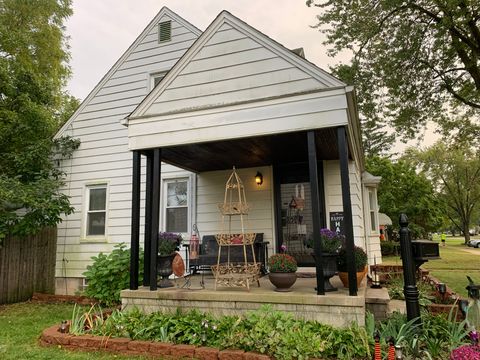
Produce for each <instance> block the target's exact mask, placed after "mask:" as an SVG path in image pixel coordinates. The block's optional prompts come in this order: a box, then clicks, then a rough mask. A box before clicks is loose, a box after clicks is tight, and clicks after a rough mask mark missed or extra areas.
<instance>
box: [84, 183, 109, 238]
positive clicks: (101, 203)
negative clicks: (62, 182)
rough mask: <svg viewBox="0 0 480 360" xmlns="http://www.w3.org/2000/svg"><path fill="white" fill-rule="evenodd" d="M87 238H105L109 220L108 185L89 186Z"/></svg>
mask: <svg viewBox="0 0 480 360" xmlns="http://www.w3.org/2000/svg"><path fill="white" fill-rule="evenodd" d="M86 195H87V196H86V200H87V201H86V204H85V208H86V219H85V236H91V237H94V236H96V237H100V236H105V229H106V226H105V224H106V220H107V184H95V185H89V186H87V194H86Z"/></svg>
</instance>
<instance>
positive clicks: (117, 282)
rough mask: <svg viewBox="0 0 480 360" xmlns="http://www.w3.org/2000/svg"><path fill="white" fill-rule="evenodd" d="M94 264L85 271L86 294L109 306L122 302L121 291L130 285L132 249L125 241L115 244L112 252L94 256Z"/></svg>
mask: <svg viewBox="0 0 480 360" xmlns="http://www.w3.org/2000/svg"><path fill="white" fill-rule="evenodd" d="M139 257H140V262H139V270H140V271H139V281H140V282H142V280H143V250H140V256H139ZM92 260H93V264H92V265H89V266H87V271H85V272H84V273H83V275H84V276H85V279H86V280H87V283H88V286H87V288H86V290H85V295H87V296H89V297H92V298H94V299H96V300H98V301H99V302H100V303H102V304H104V305H107V306H114V305H116V304H119V303H120V291H121V290H123V289H127V288H128V287H129V285H130V250H129V249H127V248H126V245H125V244H124V243H121V244H117V245H115V247H114V249H113V251H112V252H111V253H110V254H104V253H100V254H98V256H93V257H92Z"/></svg>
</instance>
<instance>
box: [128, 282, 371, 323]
mask: <svg viewBox="0 0 480 360" xmlns="http://www.w3.org/2000/svg"><path fill="white" fill-rule="evenodd" d="M200 280H201V276H200V275H196V276H193V277H191V278H190V283H189V284H190V286H189V287H187V285H188V283H187V282H186V280H185V279H176V280H175V284H176V286H175V287H172V288H165V289H158V290H157V291H150V289H149V288H148V287H140V288H139V289H138V290H123V291H122V292H121V299H122V309H125V310H128V309H132V308H134V307H137V308H139V309H141V310H142V311H144V312H146V313H150V312H153V311H176V309H177V308H181V309H184V310H191V309H197V310H200V311H203V312H210V313H212V314H214V315H217V316H219V315H237V314H241V313H244V312H245V311H248V310H253V309H257V308H259V307H260V306H261V305H262V304H272V305H273V308H274V309H277V310H282V311H286V312H289V313H292V314H293V315H294V316H295V317H296V318H303V319H306V320H316V321H320V322H322V323H326V324H330V325H333V326H337V327H341V326H347V325H349V324H350V323H352V322H356V323H358V324H359V325H363V324H364V322H365V292H366V286H365V285H366V281H365V280H364V281H363V283H362V286H361V287H360V289H359V291H358V295H357V296H349V295H348V289H346V288H344V287H343V285H342V283H341V282H340V279H339V278H338V277H337V276H335V277H333V278H332V279H331V283H332V285H333V286H335V287H337V288H338V291H335V292H329V293H327V294H326V295H317V294H316V291H315V285H316V279H315V278H314V277H312V278H298V279H297V282H296V283H295V285H294V286H293V287H292V291H291V292H276V291H274V287H273V285H272V284H271V283H270V281H269V280H268V276H266V277H263V278H261V279H260V287H258V286H257V285H256V284H254V285H252V286H251V287H250V291H247V289H246V288H226V287H221V288H217V290H216V291H215V290H214V289H213V285H214V279H213V276H212V275H211V274H206V275H205V276H204V282H205V289H202V288H201V286H200Z"/></svg>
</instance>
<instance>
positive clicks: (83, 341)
mask: <svg viewBox="0 0 480 360" xmlns="http://www.w3.org/2000/svg"><path fill="white" fill-rule="evenodd" d="M40 344H41V345H42V346H61V347H63V348H65V349H69V350H83V351H99V350H100V351H108V352H113V353H118V354H123V355H137V356H142V355H143V356H149V357H155V356H159V355H161V356H163V357H164V358H165V359H183V358H188V359H192V358H195V359H199V360H271V358H270V357H269V356H268V355H265V354H259V353H255V352H245V351H243V350H229V349H226V350H219V349H215V348H211V347H204V346H195V345H184V344H172V343H161V342H156V341H140V340H130V339H128V338H108V337H104V336H93V335H78V336H77V335H71V334H68V333H61V332H60V331H59V327H58V325H53V326H50V327H49V328H46V329H45V330H43V332H42V335H41V336H40Z"/></svg>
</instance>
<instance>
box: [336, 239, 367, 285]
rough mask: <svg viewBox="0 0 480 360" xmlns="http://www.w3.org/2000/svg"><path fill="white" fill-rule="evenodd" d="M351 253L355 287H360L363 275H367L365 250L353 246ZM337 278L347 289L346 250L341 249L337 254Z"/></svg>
mask: <svg viewBox="0 0 480 360" xmlns="http://www.w3.org/2000/svg"><path fill="white" fill-rule="evenodd" d="M353 253H354V255H355V269H356V271H357V286H360V283H361V282H362V280H363V278H364V277H365V274H366V273H367V263H368V257H367V253H366V252H365V250H363V249H362V248H361V247H359V246H354V248H353ZM337 266H338V276H339V277H340V280H342V283H343V285H344V286H345V287H348V265H347V249H346V248H345V247H342V249H341V250H340V253H339V254H338V261H337Z"/></svg>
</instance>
